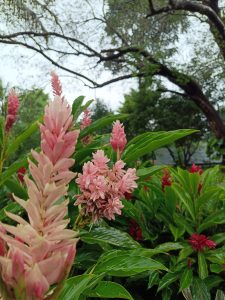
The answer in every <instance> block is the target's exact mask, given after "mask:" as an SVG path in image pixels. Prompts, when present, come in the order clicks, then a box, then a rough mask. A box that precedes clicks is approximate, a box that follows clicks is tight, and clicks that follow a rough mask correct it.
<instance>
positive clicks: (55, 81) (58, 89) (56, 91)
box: [51, 72, 62, 97]
mask: <svg viewBox="0 0 225 300" xmlns="http://www.w3.org/2000/svg"><path fill="white" fill-rule="evenodd" d="M51 84H52V90H53V95H54V96H60V97H61V96H62V85H61V82H60V80H59V77H58V75H57V74H56V73H55V72H51Z"/></svg>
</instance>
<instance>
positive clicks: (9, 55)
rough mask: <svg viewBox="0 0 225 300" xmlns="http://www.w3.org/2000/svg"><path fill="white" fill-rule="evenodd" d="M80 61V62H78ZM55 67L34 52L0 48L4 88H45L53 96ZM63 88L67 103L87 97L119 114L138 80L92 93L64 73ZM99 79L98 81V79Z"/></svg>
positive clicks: (105, 77)
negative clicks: (51, 76)
mask: <svg viewBox="0 0 225 300" xmlns="http://www.w3.org/2000/svg"><path fill="white" fill-rule="evenodd" d="M78 59H79V58H77V60H78ZM52 70H55V67H54V66H53V65H52V64H51V63H48V62H47V61H46V60H44V59H42V58H40V56H39V55H38V54H34V53H33V52H32V51H30V50H27V49H24V48H21V47H15V46H11V45H6V46H5V45H4V46H2V45H1V51H0V78H1V79H2V81H3V84H4V86H6V85H9V86H10V87H12V86H18V87H20V88H22V89H31V88H32V87H34V88H37V87H38V88H42V89H44V91H45V92H46V93H49V94H50V95H51V84H50V72H51V71H52ZM57 74H58V75H59V76H60V75H61V74H63V75H62V76H61V77H60V80H61V82H62V85H63V91H64V94H65V95H66V97H67V100H68V101H69V102H70V103H72V101H73V100H74V99H75V98H76V97H78V96H80V95H85V96H86V100H90V99H96V98H100V99H102V100H103V101H104V102H105V103H106V104H107V105H108V106H109V107H110V108H112V109H113V110H117V109H118V107H119V106H120V103H121V102H122V101H123V99H124V96H123V95H124V94H125V93H128V92H129V90H130V88H131V87H134V86H136V82H135V80H130V81H124V82H118V83H114V84H111V85H109V86H106V87H103V88H98V89H91V88H89V87H87V86H85V85H84V83H82V82H81V81H80V80H78V79H76V78H71V77H67V76H66V75H65V73H62V72H61V71H60V70H57ZM100 78H101V81H104V80H107V79H109V72H103V73H102V75H101V77H100ZM96 79H98V78H96Z"/></svg>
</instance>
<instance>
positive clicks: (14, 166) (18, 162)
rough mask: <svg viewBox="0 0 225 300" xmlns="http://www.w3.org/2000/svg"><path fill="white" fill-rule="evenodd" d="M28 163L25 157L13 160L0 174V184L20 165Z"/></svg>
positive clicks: (24, 165) (23, 165)
mask: <svg viewBox="0 0 225 300" xmlns="http://www.w3.org/2000/svg"><path fill="white" fill-rule="evenodd" d="M27 164H28V162H27V158H24V159H22V160H19V161H16V162H14V163H13V164H12V165H10V166H9V167H8V168H7V169H6V170H5V171H4V172H3V173H2V174H1V176H0V186H1V185H2V184H3V183H4V182H5V181H6V180H8V179H9V178H10V177H11V176H12V175H13V174H14V173H15V172H16V171H18V170H19V168H21V167H26V166H27Z"/></svg>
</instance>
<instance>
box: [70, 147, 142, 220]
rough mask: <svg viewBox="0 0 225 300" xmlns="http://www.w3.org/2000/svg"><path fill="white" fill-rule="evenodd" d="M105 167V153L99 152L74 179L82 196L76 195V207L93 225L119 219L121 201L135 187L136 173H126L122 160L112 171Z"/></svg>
mask: <svg viewBox="0 0 225 300" xmlns="http://www.w3.org/2000/svg"><path fill="white" fill-rule="evenodd" d="M108 163H109V159H108V157H106V156H105V154H104V151H102V150H98V151H97V152H96V153H94V154H93V159H92V161H89V162H87V163H85V164H84V166H83V173H79V174H78V178H77V179H76V183H77V184H78V186H79V188H80V191H81V194H80V195H77V200H76V202H75V205H80V204H81V207H82V212H83V214H84V215H85V216H90V217H91V218H92V221H93V222H97V221H99V220H100V219H101V218H106V219H108V220H114V219H115V215H116V214H117V215H121V209H122V208H123V204H122V202H121V199H122V198H125V196H126V194H127V193H132V191H133V190H134V189H135V188H136V187H137V183H136V182H135V181H136V180H137V179H138V177H137V176H136V170H135V169H128V170H125V169H124V166H125V163H124V162H123V161H122V160H119V161H117V162H116V163H115V164H114V165H113V167H112V168H109V166H108Z"/></svg>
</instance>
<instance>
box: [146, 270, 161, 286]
mask: <svg viewBox="0 0 225 300" xmlns="http://www.w3.org/2000/svg"><path fill="white" fill-rule="evenodd" d="M158 282H159V272H158V271H151V272H150V275H149V279H148V289H150V288H152V287H153V286H154V285H157V284H158Z"/></svg>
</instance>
